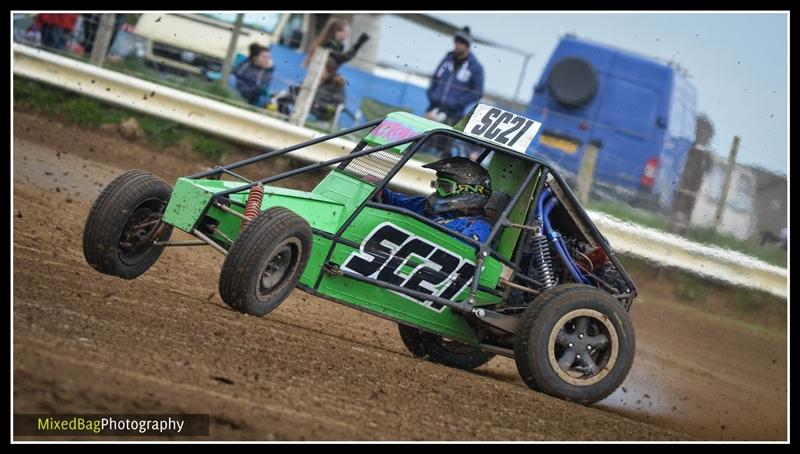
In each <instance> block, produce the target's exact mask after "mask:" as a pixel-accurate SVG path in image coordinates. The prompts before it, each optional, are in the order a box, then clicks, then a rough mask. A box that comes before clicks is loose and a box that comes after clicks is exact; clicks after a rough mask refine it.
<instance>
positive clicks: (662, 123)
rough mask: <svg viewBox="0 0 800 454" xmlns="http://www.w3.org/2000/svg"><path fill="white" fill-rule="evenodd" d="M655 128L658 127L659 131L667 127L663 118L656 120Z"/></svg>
mask: <svg viewBox="0 0 800 454" xmlns="http://www.w3.org/2000/svg"><path fill="white" fill-rule="evenodd" d="M656 126H658V127H659V128H661V129H664V128H666V127H667V119H666V118H664V117H658V118H656Z"/></svg>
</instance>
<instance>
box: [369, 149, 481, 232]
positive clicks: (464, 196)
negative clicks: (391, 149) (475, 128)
mask: <svg viewBox="0 0 800 454" xmlns="http://www.w3.org/2000/svg"><path fill="white" fill-rule="evenodd" d="M422 167H424V168H426V169H433V170H435V171H436V181H435V182H434V187H435V188H436V192H434V193H433V194H431V195H429V196H427V197H425V196H416V197H412V196H408V195H405V194H402V193H399V192H394V191H390V190H389V189H386V188H384V189H383V192H382V193H381V194H380V195H379V196H378V198H379V201H381V202H382V203H386V204H388V205H394V206H397V207H400V208H405V209H407V210H410V211H413V212H414V213H417V214H419V215H421V216H425V217H426V218H428V219H430V220H432V221H434V222H436V223H437V224H441V225H444V226H445V227H447V228H448V229H450V230H453V231H456V232H459V233H461V234H462V235H464V236H467V237H469V238H472V239H473V240H475V241H478V242H480V243H483V242H485V241H486V239H487V238H488V237H489V232H491V230H492V226H491V223H490V222H489V219H488V218H486V216H485V214H484V212H483V207H484V205H485V204H486V202H487V201H488V200H489V196H490V195H491V194H492V187H491V177H490V176H489V172H488V171H487V170H486V169H484V168H483V167H481V166H480V164H478V163H476V162H474V161H471V160H470V159H468V158H463V157H454V158H447V159H443V160H441V161H437V162H433V163H431V164H426V165H424V166H422Z"/></svg>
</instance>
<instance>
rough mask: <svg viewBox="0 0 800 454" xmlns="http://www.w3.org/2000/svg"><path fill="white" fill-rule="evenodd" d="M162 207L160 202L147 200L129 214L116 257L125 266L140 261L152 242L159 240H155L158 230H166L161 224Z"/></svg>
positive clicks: (150, 247)
mask: <svg viewBox="0 0 800 454" xmlns="http://www.w3.org/2000/svg"><path fill="white" fill-rule="evenodd" d="M163 205H164V203H163V201H162V200H159V199H148V200H145V201H144V202H142V203H140V204H139V206H137V207H136V208H135V209H134V210H133V211H132V212H131V215H130V216H129V217H128V221H127V222H126V223H125V227H124V228H123V229H122V234H121V235H120V238H119V244H118V246H117V255H118V256H119V258H120V260H121V261H122V262H123V263H125V264H126V265H135V264H137V263H138V262H139V261H141V260H142V259H143V258H144V257H145V256H146V255H147V253H148V252H149V251H150V249H152V247H153V241H155V240H157V239H160V238H155V237H156V235H157V234H158V230H159V229H163V230H166V229H165V228H164V224H163V223H162V222H161V216H162V214H163V213H162V210H163ZM165 233H166V232H164V233H162V234H161V235H159V236H163V235H164V234H165Z"/></svg>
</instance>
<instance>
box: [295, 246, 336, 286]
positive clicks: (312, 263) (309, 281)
mask: <svg viewBox="0 0 800 454" xmlns="http://www.w3.org/2000/svg"><path fill="white" fill-rule="evenodd" d="M331 243H333V241H331V240H329V239H327V238H324V237H322V236H319V235H314V245H313V246H311V255H310V256H309V257H308V263H307V264H306V268H305V269H304V270H303V274H302V275H301V276H300V283H301V284H303V285H305V286H307V287H314V284H315V283H316V282H317V277H318V276H319V273H320V272H321V271H322V265H324V264H325V257H327V256H328V250H330V248H331Z"/></svg>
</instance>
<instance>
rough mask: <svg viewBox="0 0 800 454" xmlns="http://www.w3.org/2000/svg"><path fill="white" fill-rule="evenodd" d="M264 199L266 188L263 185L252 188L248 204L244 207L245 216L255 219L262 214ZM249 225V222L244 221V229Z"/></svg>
mask: <svg viewBox="0 0 800 454" xmlns="http://www.w3.org/2000/svg"><path fill="white" fill-rule="evenodd" d="M263 199H264V188H263V187H262V186H261V185H258V186H253V187H252V188H250V194H248V196H247V203H245V205H244V215H245V216H247V217H248V218H250V219H254V218H255V217H256V216H258V213H260V212H261V201H262V200H263ZM245 225H247V221H242V228H244V226H245Z"/></svg>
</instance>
